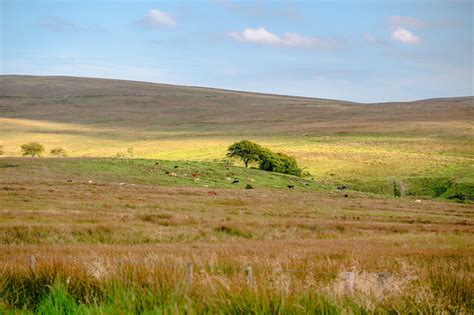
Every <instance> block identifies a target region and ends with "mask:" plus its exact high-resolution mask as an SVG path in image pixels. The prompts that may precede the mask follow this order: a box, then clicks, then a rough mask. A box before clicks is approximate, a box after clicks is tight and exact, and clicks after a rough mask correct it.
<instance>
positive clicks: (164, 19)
mask: <svg viewBox="0 0 474 315" xmlns="http://www.w3.org/2000/svg"><path fill="white" fill-rule="evenodd" d="M138 24H139V25H140V26H143V27H150V28H159V27H163V26H165V27H176V25H177V23H176V20H175V19H174V18H173V17H172V16H171V15H169V14H168V13H165V12H162V11H160V10H158V9H152V10H150V11H148V13H147V14H146V15H145V16H144V17H142V18H141V19H140V20H139V21H138Z"/></svg>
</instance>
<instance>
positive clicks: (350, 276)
mask: <svg viewBox="0 0 474 315" xmlns="http://www.w3.org/2000/svg"><path fill="white" fill-rule="evenodd" d="M354 280H355V275H354V273H353V272H344V291H345V292H346V294H347V295H352V294H354Z"/></svg>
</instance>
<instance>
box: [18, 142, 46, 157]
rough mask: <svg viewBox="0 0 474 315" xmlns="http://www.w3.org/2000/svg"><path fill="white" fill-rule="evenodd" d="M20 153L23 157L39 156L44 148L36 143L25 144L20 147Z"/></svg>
mask: <svg viewBox="0 0 474 315" xmlns="http://www.w3.org/2000/svg"><path fill="white" fill-rule="evenodd" d="M21 153H22V155H23V156H27V155H30V156H32V157H35V156H41V155H42V154H43V153H44V147H43V145H41V144H39V143H38V142H29V143H25V144H22V145H21Z"/></svg>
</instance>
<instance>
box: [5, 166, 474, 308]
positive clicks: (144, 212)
mask: <svg viewBox="0 0 474 315" xmlns="http://www.w3.org/2000/svg"><path fill="white" fill-rule="evenodd" d="M176 166H178V167H177V168H176ZM166 172H176V174H177V176H169V174H166ZM192 172H195V174H199V177H194V178H193V177H191V178H188V177H186V176H184V174H188V173H192ZM226 176H228V177H229V178H231V179H232V180H233V179H235V178H236V179H239V180H240V181H241V182H240V183H239V184H231V183H229V181H228V180H227V178H228V177H226ZM196 178H200V180H199V181H195V179H196ZM247 183H250V184H252V185H253V186H255V189H244V187H245V186H244V185H246V184H247ZM290 183H291V184H293V185H295V188H294V189H288V188H287V187H286V185H287V184H290ZM206 186H207V187H206ZM216 187H219V188H216ZM223 187H227V188H223ZM346 195H347V197H346ZM0 205H1V206H0V243H1V245H0V248H1V254H0V270H1V272H2V277H1V279H2V280H1V281H0V288H1V289H0V291H1V300H2V307H3V308H4V311H6V312H8V311H13V310H15V309H17V310H18V309H24V310H25V311H26V310H30V311H31V310H35V311H38V312H41V311H42V310H43V311H45V310H46V313H48V312H51V309H58V310H65V311H66V312H77V313H90V312H92V313H128V312H165V313H176V312H190V313H202V312H211V313H215V312H220V313H247V312H254V313H279V312H284V313H287V312H288V313H307V312H314V311H318V312H321V313H340V312H349V313H363V312H375V313H380V312H390V311H391V312H401V313H405V312H442V311H448V312H454V313H469V312H470V311H472V310H473V308H474V304H473V298H474V277H473V274H472V270H473V267H474V261H473V254H474V246H473V244H474V236H473V233H474V213H473V211H472V210H473V208H472V205H469V204H457V203H450V202H441V201H435V200H423V201H422V202H414V200H413V199H408V198H402V199H397V198H388V197H378V196H376V195H369V194H363V193H359V192H355V191H344V192H340V191H337V190H334V191H331V190H328V188H327V187H324V186H320V185H318V184H317V183H314V182H312V181H306V180H302V179H299V178H294V177H291V176H284V175H277V174H270V176H269V175H268V173H264V172H261V171H259V170H252V169H243V168H239V167H227V166H225V165H223V164H213V163H205V164H202V163H196V162H186V161H184V162H175V161H174V162H170V161H159V165H156V162H155V161H150V160H127V159H77V158H65V159H63V158H60V159H53V158H50V159H29V158H4V159H1V160H0ZM30 255H34V256H35V257H36V259H37V265H36V270H35V273H32V272H31V271H29V269H28V268H29V267H28V266H29V265H28V259H29V258H28V257H29V256H30ZM188 263H192V264H193V268H194V273H193V282H192V283H191V284H189V283H188V282H187V281H186V279H187V277H188V276H187V274H186V270H187V264H188ZM248 266H252V267H253V271H254V274H255V276H254V283H250V284H248V283H247V280H246V275H245V273H244V269H245V268H246V267H248ZM454 270H455V271H456V272H454ZM346 271H352V272H354V273H355V275H356V276H355V289H354V293H353V294H350V295H348V294H347V292H346V291H345V289H344V281H343V280H342V278H341V277H342V276H341V274H342V273H343V272H346ZM380 274H382V275H384V276H386V277H387V279H386V280H384V282H381V280H380V279H379V275H380ZM383 279H385V278H383ZM120 301H123V302H120ZM125 301H127V302H125Z"/></svg>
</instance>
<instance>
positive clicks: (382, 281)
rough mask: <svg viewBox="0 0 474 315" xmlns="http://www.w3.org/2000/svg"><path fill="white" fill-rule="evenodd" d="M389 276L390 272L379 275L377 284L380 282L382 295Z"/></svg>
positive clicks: (379, 286)
mask: <svg viewBox="0 0 474 315" xmlns="http://www.w3.org/2000/svg"><path fill="white" fill-rule="evenodd" d="M389 276H390V274H389V273H388V272H379V273H377V280H378V281H377V282H378V289H379V293H380V294H383V291H384V289H385V284H386V282H387V279H388V277H389Z"/></svg>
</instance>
